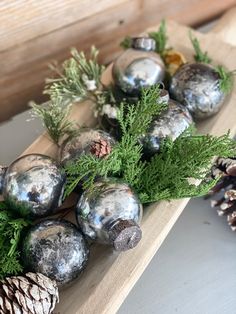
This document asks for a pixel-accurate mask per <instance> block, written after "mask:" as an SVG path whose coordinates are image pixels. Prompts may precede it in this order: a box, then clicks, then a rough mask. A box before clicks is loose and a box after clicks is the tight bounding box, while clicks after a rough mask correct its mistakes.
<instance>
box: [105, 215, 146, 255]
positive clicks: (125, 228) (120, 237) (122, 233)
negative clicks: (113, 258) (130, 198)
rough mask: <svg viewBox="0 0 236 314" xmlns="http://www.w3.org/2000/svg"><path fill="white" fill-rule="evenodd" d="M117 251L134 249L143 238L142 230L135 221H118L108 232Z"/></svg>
mask: <svg viewBox="0 0 236 314" xmlns="http://www.w3.org/2000/svg"><path fill="white" fill-rule="evenodd" d="M108 235H109V239H110V241H111V243H112V244H113V247H114V249H115V250H116V251H127V250H130V249H133V248H134V247H135V246H136V245H137V244H138V243H139V241H140V240H141V238H142V230H141V228H140V227H139V225H138V224H137V223H136V222H135V221H133V220H118V221H116V223H115V224H114V225H113V226H112V227H111V229H110V230H109V231H108Z"/></svg>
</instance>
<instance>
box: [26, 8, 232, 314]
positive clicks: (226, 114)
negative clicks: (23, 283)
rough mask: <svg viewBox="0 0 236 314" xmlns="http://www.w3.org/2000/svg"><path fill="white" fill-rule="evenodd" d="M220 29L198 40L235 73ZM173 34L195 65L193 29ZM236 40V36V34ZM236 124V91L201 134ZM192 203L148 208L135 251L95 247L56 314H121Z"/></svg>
mask: <svg viewBox="0 0 236 314" xmlns="http://www.w3.org/2000/svg"><path fill="white" fill-rule="evenodd" d="M234 14H235V12H233V13H230V14H229V15H228V17H226V18H225V20H227V22H228V21H231V22H232V21H233V20H234ZM232 24H233V22H232ZM220 25H221V26H220V27H218V28H217V29H216V30H217V31H215V33H211V34H206V35H203V34H199V33H196V35H197V37H198V38H199V40H200V42H201V45H202V47H203V49H204V50H207V51H208V52H209V54H210V56H211V57H212V58H213V59H214V60H215V62H219V63H223V64H224V65H225V66H226V67H227V68H229V69H235V68H236V47H233V46H232V45H230V44H227V43H224V42H223V41H221V40H220V39H219V38H218V37H220V36H222V37H224V36H226V37H227V36H229V37H227V38H228V41H230V40H231V36H230V32H231V31H232V28H228V29H226V28H225V22H224V20H222V21H221V24H220ZM156 28H157V27H154V28H153V29H156ZM167 29H168V36H169V42H170V45H171V46H173V47H175V48H176V49H177V50H180V51H182V52H183V53H184V54H185V55H186V56H187V59H188V60H191V59H192V54H193V50H192V48H191V44H190V41H189V38H188V28H187V27H185V26H181V25H179V24H176V23H174V22H171V21H169V22H168V23H167ZM226 30H227V32H226ZM148 31H150V30H148ZM219 34H220V35H219ZM232 34H233V35H234V33H233V32H232ZM105 79H106V80H109V79H110V70H109V69H108V70H107V71H106V74H105ZM92 109H93V105H92V104H91V103H89V102H84V103H82V104H75V105H74V108H73V119H74V120H76V121H77V122H78V123H80V124H82V123H84V124H87V125H89V124H92V123H93V122H94V121H93V114H92ZM235 118H236V87H235V88H234V90H233V93H232V95H231V96H230V98H229V101H228V103H227V104H226V105H225V106H224V108H223V109H222V110H221V112H220V114H218V115H216V116H215V117H213V118H211V119H208V120H206V121H205V122H202V123H201V124H199V131H200V132H202V133H211V134H215V135H221V134H223V133H225V132H227V131H228V129H231V132H232V134H234V133H235V131H236V123H235ZM25 153H43V154H46V155H50V156H52V157H55V156H56V154H57V148H56V146H55V145H53V144H52V143H51V141H50V140H49V138H48V137H47V135H46V134H44V135H42V136H41V137H39V138H38V139H37V140H36V141H35V142H34V143H33V144H32V145H31V146H30V147H29V148H28V149H27V150H26V151H25V152H24V154H25ZM188 201H189V199H181V200H176V201H171V202H159V203H158V204H153V205H151V206H149V207H147V208H146V209H145V214H144V218H143V221H142V230H143V239H142V241H141V242H140V244H139V245H138V246H137V248H135V249H134V250H131V251H129V252H125V253H121V254H119V255H118V254H116V253H113V252H112V251H111V250H109V249H108V248H106V247H102V246H99V245H93V246H92V247H91V257H90V262H89V265H88V267H87V269H86V270H85V272H84V273H83V274H82V275H81V277H80V278H79V279H78V281H77V282H75V283H74V284H73V285H72V286H71V287H70V288H67V289H66V290H64V291H63V292H61V294H60V304H59V305H58V306H57V308H56V310H55V313H60V314H76V313H78V314H94V313H98V314H101V313H115V312H116V311H117V310H118V308H119V306H120V305H121V304H122V302H123V301H124V299H125V297H126V296H127V294H128V293H129V291H130V290H131V289H132V287H133V286H134V284H135V283H136V281H137V280H138V278H139V277H140V276H141V274H142V273H143V271H144V270H145V268H146V267H147V265H148V263H149V262H150V260H151V259H152V257H153V256H154V254H155V253H156V252H157V250H158V249H159V247H160V246H161V244H162V242H163V241H164V239H165V238H166V236H167V234H168V233H169V231H170V230H171V228H172V227H173V225H174V223H175V222H176V220H177V219H178V217H179V215H180V214H181V212H182V211H183V209H184V208H185V206H186V204H187V203H188Z"/></svg>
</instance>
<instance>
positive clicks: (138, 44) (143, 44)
mask: <svg viewBox="0 0 236 314" xmlns="http://www.w3.org/2000/svg"><path fill="white" fill-rule="evenodd" d="M131 47H132V48H134V49H139V50H145V51H154V50H155V49H156V42H155V40H154V39H152V38H149V37H134V38H132V42H131Z"/></svg>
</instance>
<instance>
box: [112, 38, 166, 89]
mask: <svg viewBox="0 0 236 314" xmlns="http://www.w3.org/2000/svg"><path fill="white" fill-rule="evenodd" d="M155 48H156V43H155V40H154V39H152V38H148V37H139V38H133V39H132V48H129V49H127V50H126V51H124V52H123V53H122V54H121V55H120V56H119V57H118V58H117V59H116V61H115V62H114V64H113V68H112V76H113V80H114V83H115V85H116V86H118V87H119V88H120V89H121V90H122V91H123V92H124V93H127V94H129V95H138V94H139V93H140V90H141V88H142V87H149V86H152V85H155V84H157V83H160V82H162V81H163V80H164V77H165V65H164V63H163V61H162V59H161V57H160V56H159V55H158V54H157V53H156V52H155Z"/></svg>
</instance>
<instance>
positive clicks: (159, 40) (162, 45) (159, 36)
mask: <svg viewBox="0 0 236 314" xmlns="http://www.w3.org/2000/svg"><path fill="white" fill-rule="evenodd" d="M148 35H149V37H151V38H153V39H154V40H155V42H156V52H157V53H159V54H160V55H161V56H162V55H163V54H164V52H165V51H166V45H167V41H168V37H167V34H166V22H165V20H162V21H161V24H160V27H159V29H158V31H156V32H151V33H149V34H148Z"/></svg>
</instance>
